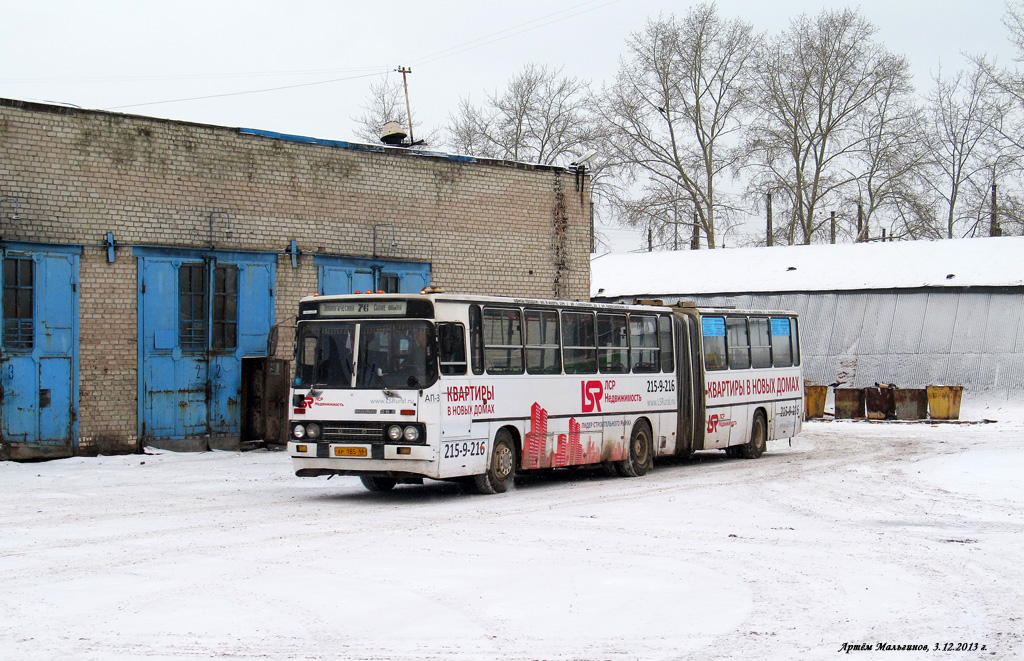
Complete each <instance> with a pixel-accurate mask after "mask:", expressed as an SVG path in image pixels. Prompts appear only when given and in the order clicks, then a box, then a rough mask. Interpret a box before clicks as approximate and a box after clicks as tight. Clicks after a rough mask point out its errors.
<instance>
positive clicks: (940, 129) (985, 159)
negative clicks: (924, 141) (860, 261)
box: [925, 67, 999, 239]
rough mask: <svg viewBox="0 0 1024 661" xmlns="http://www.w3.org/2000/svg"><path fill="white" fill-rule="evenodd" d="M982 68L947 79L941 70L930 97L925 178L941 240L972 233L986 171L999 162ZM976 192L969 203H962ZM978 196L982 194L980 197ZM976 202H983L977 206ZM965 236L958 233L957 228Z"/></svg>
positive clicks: (993, 110) (994, 120)
mask: <svg viewBox="0 0 1024 661" xmlns="http://www.w3.org/2000/svg"><path fill="white" fill-rule="evenodd" d="M989 80H990V79H989V78H988V76H987V75H986V73H985V72H984V70H983V69H981V68H979V67H974V68H972V69H971V70H969V71H966V72H964V71H960V72H957V73H956V75H954V76H953V77H952V78H945V77H943V75H942V72H941V71H939V73H938V74H936V75H935V78H934V82H935V84H934V87H933V88H932V91H931V93H930V94H929V97H928V100H929V104H930V106H929V117H928V124H927V126H928V131H929V134H930V135H929V140H930V147H931V152H932V157H933V159H934V160H933V164H932V170H933V171H932V173H931V174H930V176H928V177H926V178H925V181H926V182H927V184H928V186H929V188H930V189H931V192H932V194H933V195H934V196H935V204H936V205H937V206H938V208H940V209H941V212H940V215H938V218H939V219H941V221H942V223H943V224H942V226H941V227H940V228H936V229H937V230H939V231H941V233H942V236H944V237H946V238H950V239H951V238H954V237H956V236H959V235H960V234H961V233H963V234H972V233H973V232H972V231H971V229H970V228H971V227H972V226H973V225H975V224H976V223H974V222H972V217H973V216H975V215H976V212H977V209H978V207H979V206H980V205H983V204H984V197H985V195H984V192H983V191H984V188H985V187H984V185H983V184H981V185H979V182H978V180H979V179H980V180H981V181H982V182H985V183H987V182H989V181H990V179H989V176H988V172H989V171H992V170H993V169H994V168H995V167H996V164H997V163H998V157H999V154H998V151H999V145H998V143H997V142H996V141H994V140H993V138H994V137H995V135H996V131H995V130H994V129H993V126H994V125H995V124H996V123H997V118H996V115H997V114H998V108H997V106H996V105H995V104H994V103H993V102H992V96H991V94H992V87H991V85H990V82H989ZM971 192H974V193H975V195H974V198H975V199H974V201H973V203H965V202H968V201H967V200H965V199H964V198H965V197H967V196H968V195H969V194H970V193H971ZM979 192H980V195H979ZM979 197H980V199H981V201H980V202H979V201H978V198H979ZM964 225H966V226H967V227H966V228H965V229H966V231H964V232H958V231H957V228H958V226H964Z"/></svg>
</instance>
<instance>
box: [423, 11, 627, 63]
mask: <svg viewBox="0 0 1024 661" xmlns="http://www.w3.org/2000/svg"><path fill="white" fill-rule="evenodd" d="M600 1H601V0H588V2H583V3H580V4H578V5H573V6H572V7H569V8H567V9H562V10H560V11H556V12H554V13H551V14H547V15H546V16H541V17H540V18H535V19H533V20H532V21H527V22H525V23H520V24H519V25H514V26H512V27H510V28H505V29H504V30H499V31H497V32H492V33H491V34H489V35H485V36H483V37H479V38H477V39H473V40H471V41H467V42H465V43H463V44H459V45H458V46H452V47H451V48H446V49H444V50H440V51H437V52H436V53H431V54H430V55H425V56H423V57H421V58H419V59H417V60H414V61H413V64H428V63H430V62H436V61H437V60H441V59H444V58H446V57H451V56H452V55H458V54H459V53H465V52H466V51H469V50H473V49H474V48H480V47H481V46H487V45H489V44H493V43H495V42H497V41H501V40H503V39H508V38H509V37H514V36H516V35H519V34H523V33H524V32H529V31H531V30H536V29H537V28H542V27H545V26H547V25H551V24H552V23H558V22H559V21H564V20H566V19H569V18H573V17H574V16H579V15H580V14H585V13H587V12H590V11H594V10H597V9H601V8H603V7H607V6H608V5H613V4H615V3H617V2H621V1H622V0H609V1H607V2H605V3H604V4H601V5H598V6H596V7H589V8H587V9H581V10H580V11H577V12H574V13H572V14H567V15H565V16H560V17H559V18H552V17H554V16H559V14H565V13H566V12H571V11H573V10H574V9H578V8H580V7H585V6H586V5H592V4H594V3H595V2H600ZM549 18H552V20H550V21H547V22H545V23H541V21H546V19H549ZM535 24H536V25H535ZM527 26H532V27H527ZM519 28H523V29H521V30H520V29H519ZM506 33H508V34H506ZM499 35H500V36H499Z"/></svg>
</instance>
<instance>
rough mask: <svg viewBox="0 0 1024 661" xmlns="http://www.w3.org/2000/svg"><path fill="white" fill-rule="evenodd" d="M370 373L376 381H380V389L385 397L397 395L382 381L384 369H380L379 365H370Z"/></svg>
mask: <svg viewBox="0 0 1024 661" xmlns="http://www.w3.org/2000/svg"><path fill="white" fill-rule="evenodd" d="M370 374H372V375H373V376H374V377H375V378H376V379H377V380H378V381H380V385H381V390H382V391H383V392H384V396H385V397H398V395H396V394H395V393H394V392H392V390H391V389H390V388H388V384H387V383H386V382H385V381H384V370H382V369H381V368H379V367H376V366H373V365H371V366H370Z"/></svg>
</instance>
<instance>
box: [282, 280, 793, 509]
mask: <svg viewBox="0 0 1024 661" xmlns="http://www.w3.org/2000/svg"><path fill="white" fill-rule="evenodd" d="M797 330H798V324H797V318H796V315H795V314H793V313H791V312H782V311H778V312H775V311H768V312H762V311H756V312H755V311H741V310H733V309H725V308H721V309H718V308H716V309H712V308H697V307H694V306H692V305H685V304H684V305H678V306H674V307H666V306H663V305H614V304H599V303H578V302H566V301H548V300H534V299H520V298H499V297H473V296H456V295H449V294H446V293H443V292H438V291H436V290H434V291H431V290H424V292H423V293H421V294H420V295H409V294H371V293H368V294H359V295H351V296H313V297H308V298H305V299H303V300H302V301H301V302H300V304H299V315H298V322H297V330H296V347H295V368H294V372H293V374H294V383H293V384H292V390H291V394H292V402H291V404H292V406H291V407H290V410H291V414H290V416H289V418H290V423H289V433H290V438H289V443H288V451H289V453H290V455H291V457H292V462H293V466H294V469H295V473H296V475H298V476H300V477H308V476H322V475H357V476H359V477H360V478H361V480H362V482H363V485H364V486H365V487H366V488H367V489H370V490H371V491H385V490H388V489H391V488H392V487H394V486H395V485H396V484H399V483H419V482H422V480H423V478H431V479H436V480H455V481H462V482H465V483H467V484H470V485H472V486H474V487H475V488H476V489H477V490H478V491H480V492H483V493H499V492H504V491H506V490H507V489H509V487H510V486H511V485H512V484H513V479H514V478H515V475H516V474H517V473H519V472H522V471H531V470H539V469H553V468H562V467H570V466H585V465H591V466H594V465H601V464H603V465H604V467H605V468H607V469H609V470H613V471H614V472H617V473H618V474H620V475H622V476H624V477H636V476H640V475H643V474H645V473H646V472H647V471H648V470H650V469H651V467H652V465H653V460H654V459H655V458H656V457H663V456H670V455H671V456H687V455H689V454H691V453H693V452H695V451H698V450H711V449H719V450H725V452H726V453H728V455H729V456H735V457H746V458H756V457H759V456H761V454H762V453H763V452H764V451H765V447H766V442H767V441H768V440H769V439H777V438H788V437H792V436H794V435H795V434H797V433H798V432H799V431H800V425H801V419H802V409H803V379H802V375H801V370H800V343H799V337H798V332H797Z"/></svg>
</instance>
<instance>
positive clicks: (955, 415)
mask: <svg viewBox="0 0 1024 661" xmlns="http://www.w3.org/2000/svg"><path fill="white" fill-rule="evenodd" d="M963 392H964V387H963V386H928V413H929V414H930V415H931V418H932V420H959V419H960V399H961V398H962V397H963Z"/></svg>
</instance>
